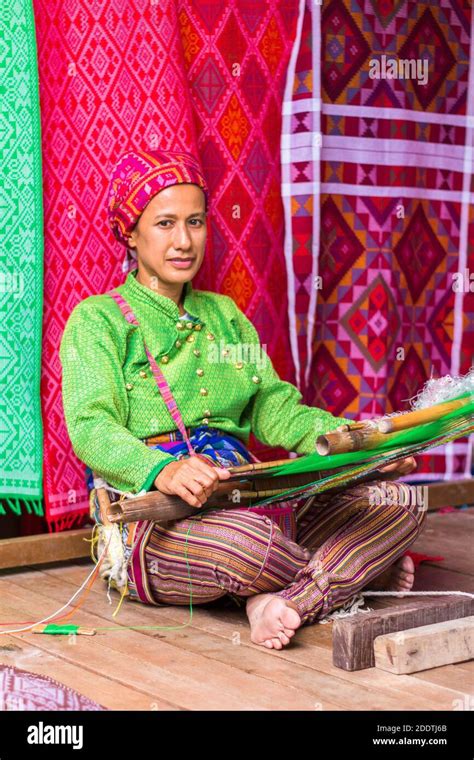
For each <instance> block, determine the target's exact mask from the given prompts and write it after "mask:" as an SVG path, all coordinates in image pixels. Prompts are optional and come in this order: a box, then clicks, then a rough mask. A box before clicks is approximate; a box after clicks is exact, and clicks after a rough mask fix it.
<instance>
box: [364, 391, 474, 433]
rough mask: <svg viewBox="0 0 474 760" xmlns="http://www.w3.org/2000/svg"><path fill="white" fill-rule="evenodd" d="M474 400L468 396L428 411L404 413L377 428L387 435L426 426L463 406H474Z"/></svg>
mask: <svg viewBox="0 0 474 760" xmlns="http://www.w3.org/2000/svg"><path fill="white" fill-rule="evenodd" d="M473 398H474V397H473V396H467V397H466V398H459V399H456V400H454V401H445V402H443V403H442V404H436V405H435V406H430V407H427V408H426V409H417V410H416V411H414V412H404V413H402V414H397V415H394V416H393V417H385V418H383V419H381V420H379V422H378V425H377V427H378V430H379V432H380V433H384V434H387V433H395V432H399V431H400V430H407V429H408V428H411V427H416V426H417V425H424V424H425V423H427V422H435V421H436V420H439V419H440V417H443V416H444V415H445V414H450V413H451V412H454V411H456V409H461V408H462V407H463V406H467V404H472V401H473Z"/></svg>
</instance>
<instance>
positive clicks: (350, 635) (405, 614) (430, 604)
mask: <svg viewBox="0 0 474 760" xmlns="http://www.w3.org/2000/svg"><path fill="white" fill-rule="evenodd" d="M469 615H474V598H469V597H467V596H442V597H441V596H435V597H431V598H430V597H422V596H420V597H418V598H417V599H415V600H414V601H412V602H408V603H407V604H403V605H400V606H398V607H389V608H387V609H382V610H376V611H374V612H359V613H358V614H357V615H353V616H351V617H347V618H340V619H336V620H335V621H334V623H333V632H332V646H333V664H334V665H335V666H336V667H337V668H342V669H343V670H363V669H364V668H373V667H374V665H375V657H374V640H375V639H376V638H377V637H378V636H382V635H384V634H387V633H396V632H397V631H405V630H407V629H411V628H419V627H421V626H425V625H431V624H433V623H440V622H443V621H445V620H454V619H456V618H465V617H468V616H469Z"/></svg>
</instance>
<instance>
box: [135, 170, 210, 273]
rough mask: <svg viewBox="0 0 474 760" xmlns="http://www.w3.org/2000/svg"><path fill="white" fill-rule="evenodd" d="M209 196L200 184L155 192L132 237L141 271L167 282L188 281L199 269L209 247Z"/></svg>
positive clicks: (178, 186)
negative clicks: (207, 202)
mask: <svg viewBox="0 0 474 760" xmlns="http://www.w3.org/2000/svg"><path fill="white" fill-rule="evenodd" d="M205 208H206V199H205V196H204V192H203V191H202V190H201V188H200V187H198V186H197V185H192V184H179V185H171V186H170V187H166V188H165V189H164V190H161V191H160V192H159V193H157V195H154V196H153V198H152V199H151V201H150V202H149V203H148V205H147V206H146V208H145V210H144V211H143V213H142V214H141V216H140V218H139V220H138V223H137V224H136V225H135V227H134V229H133V231H132V233H131V234H130V238H129V246H130V247H131V248H135V250H136V253H137V261H138V270H139V272H140V269H144V270H145V271H146V272H147V274H148V275H149V276H150V277H153V276H156V277H157V278H158V282H162V283H164V284H178V283H183V284H184V283H185V282H188V281H189V280H192V278H193V277H194V276H195V274H196V273H197V272H198V271H199V268H200V266H201V264H202V260H203V258H204V250H205V247H206V236H207V224H206V212H205Z"/></svg>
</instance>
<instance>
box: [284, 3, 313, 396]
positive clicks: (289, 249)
mask: <svg viewBox="0 0 474 760" xmlns="http://www.w3.org/2000/svg"><path fill="white" fill-rule="evenodd" d="M305 4H306V0H299V10H298V21H297V24H296V33H295V41H294V43H293V48H292V50H291V54H290V60H289V62H288V69H287V72H286V82H285V91H284V93H283V108H282V125H281V141H280V158H281V194H282V202H283V212H284V217H285V235H284V243H283V251H284V256H285V262H286V277H287V284H288V323H289V327H290V347H291V354H292V357H293V362H294V364H295V370H296V383H297V385H298V387H300V379H299V377H300V372H301V368H300V358H299V353H298V335H297V329H296V306H295V276H294V268H293V230H292V225H291V195H292V192H291V188H292V183H291V168H290V164H289V163H288V162H284V161H283V146H284V145H285V140H286V138H287V137H290V135H291V114H292V108H291V102H292V97H293V86H294V81H295V71H296V61H297V58H298V53H299V50H300V44H301V34H302V29H303V19H304V14H305ZM303 102H304V103H305V105H306V108H308V101H307V100H305V101H298V103H303ZM301 110H305V109H303V108H302V109H301ZM284 187H285V188H288V192H286V193H283V188H284Z"/></svg>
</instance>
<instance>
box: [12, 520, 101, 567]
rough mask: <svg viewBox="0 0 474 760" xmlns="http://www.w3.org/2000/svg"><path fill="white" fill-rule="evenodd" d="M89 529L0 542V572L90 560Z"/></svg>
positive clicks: (90, 532) (90, 530) (90, 531)
mask: <svg viewBox="0 0 474 760" xmlns="http://www.w3.org/2000/svg"><path fill="white" fill-rule="evenodd" d="M91 536H92V528H79V529H77V530H66V531H63V532H62V533H40V534H39V535H36V536H21V537H20V538H5V539H3V540H2V541H0V569H6V568H7V567H23V566H25V565H41V564H45V563H47V562H61V561H63V560H67V559H80V558H82V557H90V556H91V545H90V543H87V541H85V540H84V539H89V540H90V539H91Z"/></svg>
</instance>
